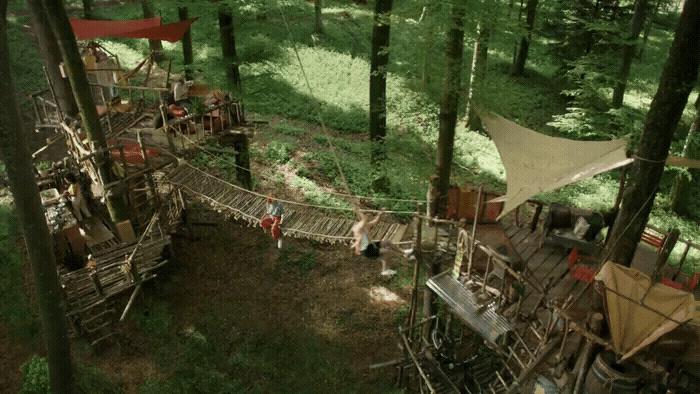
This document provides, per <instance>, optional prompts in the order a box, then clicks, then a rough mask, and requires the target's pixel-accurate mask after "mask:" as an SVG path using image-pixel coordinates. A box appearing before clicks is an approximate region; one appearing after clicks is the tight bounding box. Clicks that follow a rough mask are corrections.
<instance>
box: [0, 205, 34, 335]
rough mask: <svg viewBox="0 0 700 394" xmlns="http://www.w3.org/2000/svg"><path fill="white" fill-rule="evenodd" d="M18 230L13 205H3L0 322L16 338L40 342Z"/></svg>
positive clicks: (1, 207)
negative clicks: (29, 295) (26, 283)
mask: <svg viewBox="0 0 700 394" xmlns="http://www.w3.org/2000/svg"><path fill="white" fill-rule="evenodd" d="M18 237H19V229H18V224H17V222H16V217H15V216H14V213H13V210H12V208H11V207H10V206H7V205H0V261H1V262H2V265H3V268H2V270H0V321H2V323H4V324H6V325H7V327H8V328H9V329H10V332H11V333H12V334H13V336H14V337H15V338H20V339H21V340H23V341H29V342H31V341H35V340H37V339H39V333H40V324H39V320H38V317H37V316H36V314H35V313H34V312H33V310H32V309H31V307H30V305H29V303H28V300H27V299H26V297H25V294H24V286H23V281H24V274H23V269H24V266H25V261H24V257H23V256H22V255H21V254H20V251H19V249H18V247H17V246H18V245H17V243H18Z"/></svg>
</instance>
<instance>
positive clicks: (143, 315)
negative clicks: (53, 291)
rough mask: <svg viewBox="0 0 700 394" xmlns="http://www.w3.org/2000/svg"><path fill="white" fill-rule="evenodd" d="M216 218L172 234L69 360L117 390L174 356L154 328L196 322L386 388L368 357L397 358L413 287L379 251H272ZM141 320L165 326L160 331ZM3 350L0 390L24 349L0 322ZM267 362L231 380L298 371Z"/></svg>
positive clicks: (248, 381) (262, 240)
mask: <svg viewBox="0 0 700 394" xmlns="http://www.w3.org/2000/svg"><path fill="white" fill-rule="evenodd" d="M215 224H216V225H215V226H195V235H196V240H194V241H190V240H188V239H186V238H176V239H175V251H176V254H177V261H176V262H175V263H174V264H171V265H170V267H169V269H168V271H169V272H167V273H165V274H164V275H159V277H158V278H157V279H156V280H155V282H154V283H153V284H152V285H151V286H150V287H148V288H146V290H145V292H144V293H145V296H144V297H142V298H141V300H140V305H139V307H137V308H135V309H134V310H133V311H132V312H131V315H132V316H130V319H128V320H127V323H126V324H124V325H120V326H119V328H118V332H119V335H118V340H117V341H116V342H113V343H111V344H109V345H108V347H107V348H106V349H105V350H103V351H101V352H98V353H95V352H93V351H91V350H90V349H88V348H87V346H86V345H85V344H83V343H81V342H78V343H74V346H73V350H74V358H75V359H76V360H79V361H82V362H90V363H93V364H94V365H96V366H97V367H98V368H100V370H102V371H103V372H104V373H105V374H106V375H107V376H110V377H113V378H114V379H115V380H116V381H117V382H120V386H121V388H122V389H123V390H124V392H127V393H132V392H137V391H138V390H139V388H140V387H141V386H142V385H143V384H144V383H145V382H146V381H147V380H157V379H164V378H165V379H167V378H169V375H170V374H171V373H173V372H174V371H172V370H169V368H168V367H167V366H165V363H163V362H162V361H163V360H162V359H163V358H164V357H165V358H166V359H168V358H170V360H171V361H172V360H173V359H176V358H177V357H178V356H179V355H178V354H170V351H171V350H173V349H170V350H169V349H167V348H163V346H164V345H166V346H167V343H164V342H163V341H162V337H161V338H157V337H154V335H160V336H163V335H165V336H172V337H173V338H184V337H185V336H187V335H192V333H193V332H200V333H201V334H202V335H204V336H205V337H206V338H207V339H208V340H210V341H212V343H214V344H216V347H217V348H218V350H219V351H220V352H222V353H223V354H224V355H226V356H228V357H233V356H234V355H235V354H237V353H239V354H241V352H242V354H244V355H245V352H246V351H247V350H245V349H243V348H242V347H246V346H249V345H250V344H251V340H253V341H262V342H264V343H268V344H274V346H279V347H281V349H278V350H279V352H280V355H294V354H296V353H298V354H299V356H296V357H304V356H310V355H309V354H308V352H309V347H311V348H314V349H316V347H318V349H317V350H318V351H319V354H318V355H315V356H312V357H319V358H325V360H324V361H323V362H324V363H325V362H327V363H329V364H331V365H334V368H338V370H337V372H338V374H339V379H340V382H339V384H340V387H343V388H346V389H350V391H355V390H359V389H360V388H362V390H361V391H364V392H367V391H374V390H379V389H378V388H377V387H388V384H389V383H390V382H391V380H392V377H391V376H390V374H389V373H388V372H387V371H384V370H370V369H369V368H368V367H369V365H371V364H373V363H378V362H383V361H388V360H392V359H396V358H398V357H400V356H401V353H400V350H399V348H398V347H397V335H396V328H397V320H398V319H400V316H401V311H402V310H403V309H404V308H405V307H403V306H404V305H406V304H407V301H408V300H409V299H410V288H406V287H400V286H397V285H394V284H392V283H388V284H387V283H385V282H382V280H381V279H380V277H379V270H380V267H379V262H378V261H377V260H368V259H365V258H363V257H359V256H354V255H353V254H352V253H351V251H350V250H349V249H348V248H346V247H345V246H339V245H333V246H331V245H321V244H317V243H314V242H312V241H306V240H296V239H284V248H283V249H282V250H279V249H277V247H276V245H275V244H274V242H273V241H272V240H271V239H270V238H269V237H268V236H266V235H265V234H264V233H263V231H262V230H261V229H260V228H250V227H247V226H244V225H242V224H240V223H237V222H234V221H232V220H228V219H226V218H225V217H223V216H220V220H219V221H217V222H216V223H215ZM311 250H313V251H314V253H313V254H311V255H309V254H308V253H307V252H309V251H311ZM394 268H399V267H394ZM403 270H404V271H407V270H409V269H408V268H403ZM28 279H29V278H28ZM28 290H31V288H29V289H28ZM127 297H128V295H127ZM123 301H124V300H122V303H121V304H123ZM122 306H123V305H122ZM402 307H403V308H402ZM163 309H165V312H163ZM156 315H158V316H156ZM149 316H151V317H152V319H153V321H151V322H150V323H149V322H148V319H149ZM163 316H167V317H166V318H163ZM163 321H165V323H163ZM144 322H145V323H144ZM149 324H150V325H151V326H153V325H156V326H158V325H162V326H163V327H161V328H163V332H158V330H155V331H154V329H152V328H151V327H149ZM256 346H260V344H257V345H256ZM0 348H2V349H3V352H1V353H0V364H1V365H2V370H3V371H4V372H3V373H1V374H0V376H3V378H2V379H0V392H17V391H18V389H19V387H20V378H21V376H20V374H19V373H18V372H19V371H18V368H19V366H20V365H21V364H22V363H23V362H25V361H26V360H27V359H28V358H29V357H30V356H31V354H32V353H33V349H31V348H27V347H23V346H22V345H20V344H17V343H16V341H15V340H14V338H12V337H10V336H9V335H7V332H6V330H5V328H4V327H3V326H1V325H0ZM260 350H261V353H265V352H266V351H268V350H269V349H264V348H263V349H260ZM171 357H172V358H171ZM262 357H264V355H263V356H262ZM293 357H294V356H293ZM267 361H269V362H270V363H271V364H272V365H273V368H279V369H280V370H278V371H275V372H273V373H272V375H269V373H270V372H266V371H261V370H257V369H256V368H252V369H250V370H248V371H242V372H243V375H242V376H235V378H237V379H241V380H242V381H243V383H244V384H245V385H246V386H247V387H249V388H253V387H257V388H262V389H263V391H270V390H272V389H273V388H274V387H275V386H273V385H274V384H276V382H275V381H274V380H276V379H277V377H278V376H279V374H282V375H284V374H285V373H288V374H289V376H290V379H291V378H292V377H293V376H294V375H295V374H297V373H299V370H300V366H299V365H294V363H297V362H299V361H304V360H303V359H296V360H295V359H292V360H289V361H292V363H291V364H287V362H286V361H285V360H284V359H281V360H267ZM306 362H311V363H312V364H313V363H314V362H315V361H314V360H311V361H309V360H306ZM302 369H303V367H302ZM346 369H347V370H346ZM307 372H308V373H309V374H310V375H314V371H307ZM346 374H347V375H346ZM343 375H345V376H343ZM292 384H293V383H292ZM317 384H318V386H317V387H318V388H323V387H324V383H322V382H317ZM332 385H334V384H332ZM272 391H276V390H272ZM283 391H288V390H283Z"/></svg>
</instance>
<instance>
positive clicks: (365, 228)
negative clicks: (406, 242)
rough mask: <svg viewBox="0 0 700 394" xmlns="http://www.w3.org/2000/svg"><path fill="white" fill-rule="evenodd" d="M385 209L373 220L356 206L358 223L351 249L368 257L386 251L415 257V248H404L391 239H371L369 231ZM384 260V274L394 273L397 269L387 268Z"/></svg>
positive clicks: (373, 256) (353, 229) (353, 228)
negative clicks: (369, 219)
mask: <svg viewBox="0 0 700 394" xmlns="http://www.w3.org/2000/svg"><path fill="white" fill-rule="evenodd" d="M384 211H385V209H382V210H381V211H380V212H379V214H377V216H376V217H375V218H374V219H372V220H371V221H368V220H367V217H366V216H365V214H364V213H362V211H360V210H359V209H358V208H357V206H356V207H355V214H356V215H357V223H355V224H354V225H353V226H352V234H353V237H354V239H355V241H354V242H353V243H352V244H351V245H350V248H351V249H354V250H355V254H357V255H363V256H365V257H367V258H370V259H373V258H377V257H383V255H384V253H383V252H384V251H388V252H391V253H394V254H396V255H400V256H403V257H406V258H414V257H413V253H414V250H413V249H406V250H403V249H401V248H399V247H398V246H396V245H395V244H394V243H392V242H391V241H374V242H373V241H371V240H370V238H369V232H370V229H371V228H372V226H373V225H375V224H377V223H378V222H379V219H380V218H381V216H382V214H383V213H384ZM381 261H382V275H388V276H390V275H392V274H393V273H395V271H392V270H387V269H386V261H385V260H384V259H381Z"/></svg>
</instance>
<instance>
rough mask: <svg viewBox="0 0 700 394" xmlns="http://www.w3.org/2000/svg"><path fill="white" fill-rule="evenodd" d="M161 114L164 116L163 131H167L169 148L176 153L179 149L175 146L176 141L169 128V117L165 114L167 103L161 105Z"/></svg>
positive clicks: (166, 136)
mask: <svg viewBox="0 0 700 394" xmlns="http://www.w3.org/2000/svg"><path fill="white" fill-rule="evenodd" d="M160 116H161V117H162V118H163V132H164V133H165V138H166V139H167V140H168V148H169V149H170V153H172V154H173V155H175V154H176V153H177V149H176V148H175V141H174V138H173V136H172V134H170V130H168V117H167V116H165V104H161V105H160Z"/></svg>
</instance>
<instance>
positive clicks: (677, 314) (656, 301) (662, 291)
mask: <svg viewBox="0 0 700 394" xmlns="http://www.w3.org/2000/svg"><path fill="white" fill-rule="evenodd" d="M595 279H596V280H599V281H602V282H603V283H604V284H605V287H606V288H607V289H612V290H614V291H615V292H617V293H619V294H622V295H624V297H622V296H620V295H618V294H615V293H614V292H613V291H610V290H607V289H606V291H605V306H606V310H607V315H608V325H609V326H610V335H611V337H612V343H613V348H614V349H613V350H614V351H615V353H617V354H618V355H619V356H621V359H622V360H624V359H626V358H628V357H630V356H632V355H634V354H635V353H637V352H638V351H640V350H641V349H643V348H644V347H645V346H647V345H649V344H651V343H652V342H654V341H655V340H657V339H659V337H661V336H662V335H663V334H665V333H667V332H669V331H671V330H674V329H675V328H676V327H678V324H677V323H675V322H674V321H671V320H669V319H667V318H666V317H664V316H663V315H666V316H668V317H670V318H672V319H673V320H675V321H678V322H685V321H688V320H691V319H693V317H694V316H695V299H694V298H693V295H692V294H690V293H688V292H685V291H682V290H677V289H674V288H672V287H669V286H666V285H663V284H661V283H654V284H653V285H652V282H651V278H649V277H648V276H646V275H645V274H643V273H642V272H640V271H638V270H636V269H633V268H628V267H624V266H621V265H619V264H615V263H613V262H607V263H605V265H603V267H602V268H601V269H600V272H598V274H597V275H596V277H595ZM625 297H626V298H625ZM642 299H643V302H644V305H645V306H646V307H647V308H645V307H644V306H642V305H640V302H641V301H642ZM657 311H658V312H661V314H659V313H657ZM662 314H663V315H662Z"/></svg>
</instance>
